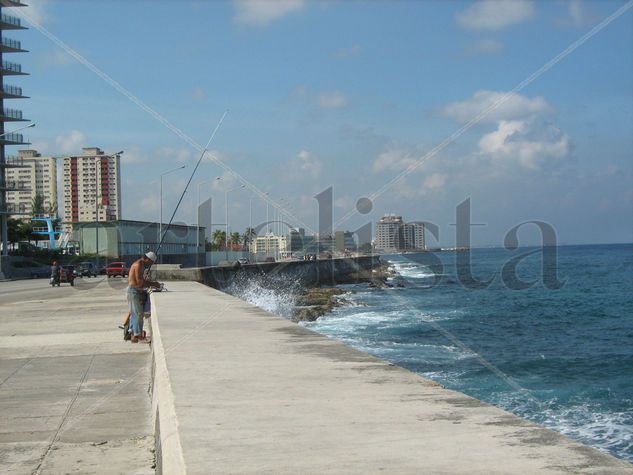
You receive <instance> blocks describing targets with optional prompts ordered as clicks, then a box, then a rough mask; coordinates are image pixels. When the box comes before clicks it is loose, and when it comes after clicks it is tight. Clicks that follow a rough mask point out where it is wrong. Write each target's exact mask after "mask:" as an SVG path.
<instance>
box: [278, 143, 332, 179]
mask: <svg viewBox="0 0 633 475" xmlns="http://www.w3.org/2000/svg"><path fill="white" fill-rule="evenodd" d="M322 168H323V164H322V163H321V161H320V160H318V159H317V158H315V157H313V156H312V155H311V154H310V152H308V151H307V150H301V151H300V152H299V153H298V154H297V156H296V157H293V158H291V159H290V160H288V161H287V162H286V163H285V164H283V165H282V168H281V170H280V172H281V179H282V180H284V181H291V180H297V179H301V178H304V177H308V178H312V179H314V178H317V177H318V176H319V175H321V169H322Z"/></svg>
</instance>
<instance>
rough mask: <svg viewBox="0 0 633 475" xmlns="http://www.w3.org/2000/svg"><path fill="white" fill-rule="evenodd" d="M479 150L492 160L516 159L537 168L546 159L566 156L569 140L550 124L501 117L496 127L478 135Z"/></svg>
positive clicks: (522, 164)
mask: <svg viewBox="0 0 633 475" xmlns="http://www.w3.org/2000/svg"><path fill="white" fill-rule="evenodd" d="M479 150H480V151H481V153H483V154H486V155H488V156H490V157H491V158H492V159H493V160H494V161H515V162H517V163H518V164H519V165H520V166H521V167H523V168H526V169H529V170H538V169H539V168H541V166H542V165H543V164H544V163H545V162H547V161H548V160H551V159H560V158H564V157H566V156H567V155H568V154H569V151H570V139H569V137H568V136H567V135H564V134H563V133H562V132H561V131H560V130H559V129H557V128H556V127H554V126H551V125H550V126H545V127H540V126H539V125H538V124H535V123H533V122H529V121H520V120H513V121H505V120H502V121H500V122H499V124H498V127H497V130H495V131H493V132H490V133H488V134H485V135H484V136H483V137H481V139H480V140H479Z"/></svg>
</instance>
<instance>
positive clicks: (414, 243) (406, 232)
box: [402, 223, 426, 250]
mask: <svg viewBox="0 0 633 475" xmlns="http://www.w3.org/2000/svg"><path fill="white" fill-rule="evenodd" d="M402 238H403V241H404V247H403V249H404V250H422V249H426V243H425V242H424V224H422V223H406V224H403V225H402Z"/></svg>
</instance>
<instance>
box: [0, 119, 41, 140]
mask: <svg viewBox="0 0 633 475" xmlns="http://www.w3.org/2000/svg"><path fill="white" fill-rule="evenodd" d="M31 127H35V122H32V123H30V124H29V125H25V126H24V127H20V128H19V129H15V130H11V131H9V132H5V133H3V134H0V137H4V136H5V135H9V134H14V133H16V132H19V131H20V130H24V129H29V128H31Z"/></svg>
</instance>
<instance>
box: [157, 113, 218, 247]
mask: <svg viewBox="0 0 633 475" xmlns="http://www.w3.org/2000/svg"><path fill="white" fill-rule="evenodd" d="M228 112H229V111H228V109H227V110H225V111H224V114H222V117H220V121H219V122H218V125H216V126H215V130H214V131H213V133H212V134H211V137H209V141H208V142H207V145H205V147H204V150H202V153H201V154H200V158H199V159H198V162H197V163H196V166H195V167H194V169H193V172H192V173H191V176H190V177H189V181H188V182H187V184H186V185H185V189H184V190H183V192H182V194H181V195H180V199H179V200H178V204H176V208H175V209H174V212H173V213H172V215H171V218H170V219H169V223H167V227H166V228H165V232H164V233H163V235H162V236H161V237H160V242H159V243H158V247H157V248H156V255H157V256H158V255H159V253H160V248H161V247H163V241H164V240H165V236H166V235H167V231H169V228H170V227H171V223H172V222H173V221H174V217H175V216H176V213H177V212H178V208H179V207H180V203H182V199H183V198H184V197H185V193H187V189H188V188H189V185H190V184H191V180H193V177H194V176H195V174H196V171H197V170H198V167H199V166H200V162H201V161H202V159H203V158H204V154H205V153H207V149H208V148H209V144H210V143H211V141H212V140H213V137H215V134H216V132H217V131H218V129H219V128H220V126H221V125H222V122H224V118H225V117H226V114H228ZM196 232H199V228H197V229H196ZM196 252H198V250H197V249H196Z"/></svg>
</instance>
